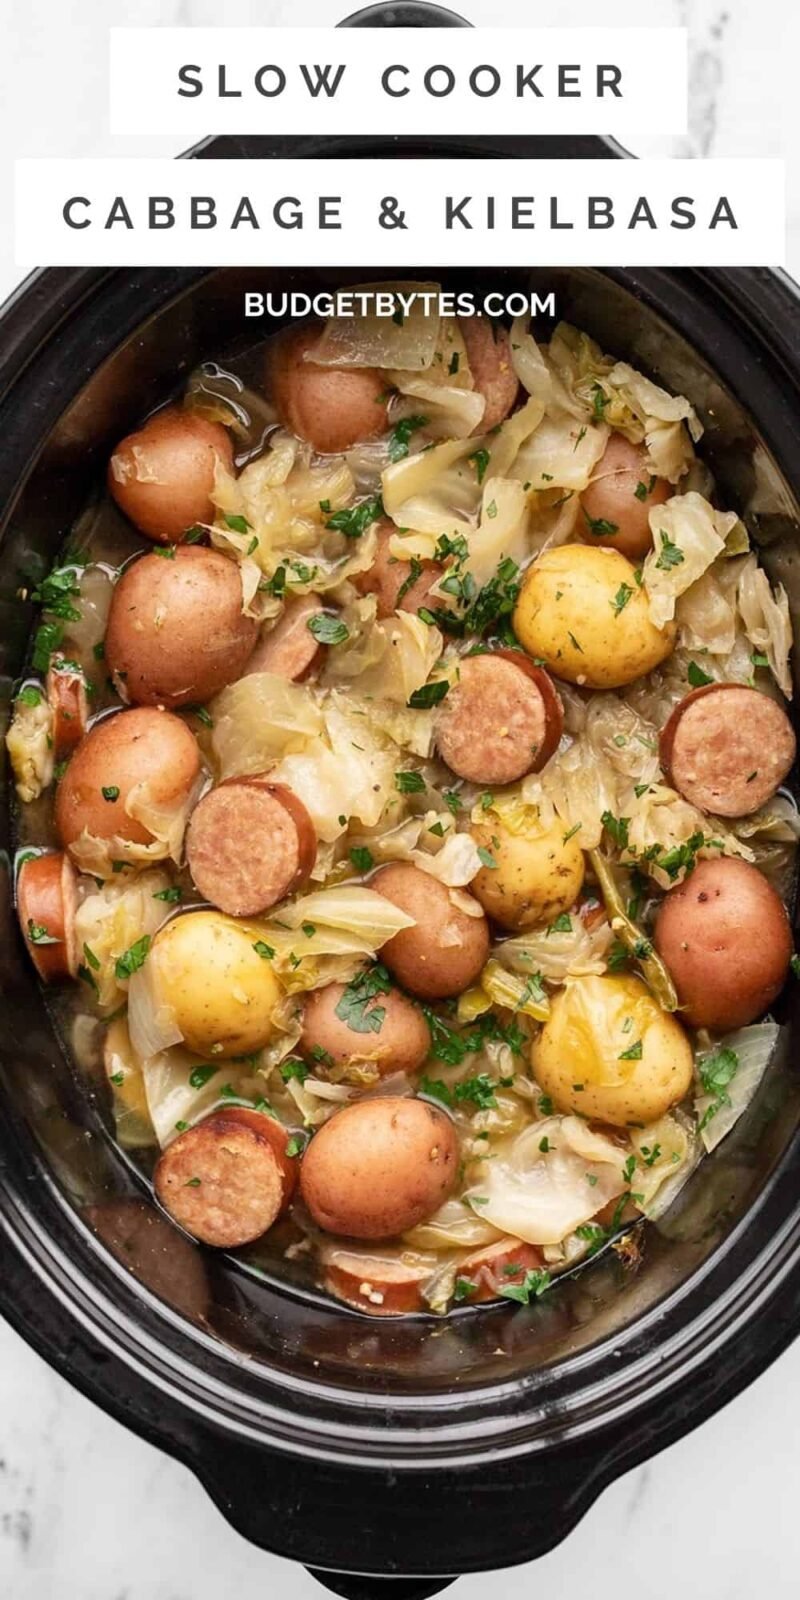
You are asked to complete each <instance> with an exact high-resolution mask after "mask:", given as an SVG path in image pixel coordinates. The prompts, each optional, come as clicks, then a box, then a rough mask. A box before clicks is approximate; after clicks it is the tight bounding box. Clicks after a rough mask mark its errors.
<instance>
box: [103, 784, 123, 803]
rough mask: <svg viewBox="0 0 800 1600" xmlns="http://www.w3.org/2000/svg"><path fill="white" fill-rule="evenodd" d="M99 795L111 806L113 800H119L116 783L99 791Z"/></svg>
mask: <svg viewBox="0 0 800 1600" xmlns="http://www.w3.org/2000/svg"><path fill="white" fill-rule="evenodd" d="M100 793H101V795H102V796H103V799H104V800H109V801H111V802H112V804H113V802H114V801H115V800H118V799H119V785H118V784H116V783H109V784H107V785H106V786H105V787H104V788H102V789H101V790H100Z"/></svg>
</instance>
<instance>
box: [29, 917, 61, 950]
mask: <svg viewBox="0 0 800 1600" xmlns="http://www.w3.org/2000/svg"><path fill="white" fill-rule="evenodd" d="M28 938H29V939H30V941H31V944H61V940H60V939H56V938H54V936H53V934H52V933H48V931H47V929H46V927H45V926H44V923H43V922H34V920H33V917H29V918H28Z"/></svg>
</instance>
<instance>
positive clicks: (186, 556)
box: [105, 545, 258, 707]
mask: <svg viewBox="0 0 800 1600" xmlns="http://www.w3.org/2000/svg"><path fill="white" fill-rule="evenodd" d="M257 635H258V623H257V622H256V620H255V619H254V618H253V617H246V616H245V615H244V612H243V611H242V580H241V576H240V573H239V568H238V566H237V565H236V563H235V562H234V561H230V560H228V558H227V556H223V555H220V553H219V551H218V550H206V549H204V548H202V547H201V546H200V545H184V546H183V547H179V548H178V549H176V550H175V551H174V554H173V557H172V559H171V560H165V559H164V557H163V556H159V555H155V554H153V555H147V556H142V557H141V558H140V559H139V560H138V561H134V562H133V563H132V565H131V566H129V567H127V568H126V570H125V571H124V572H123V574H122V577H121V578H120V579H119V582H118V583H117V585H116V588H115V589H114V593H113V596H112V600H111V609H110V611H109V614H108V624H107V628H106V640H105V656H106V662H107V663H108V669H109V672H110V673H111V676H112V678H113V679H114V683H115V684H116V687H117V689H118V690H119V692H120V694H121V696H122V698H123V699H124V700H131V701H133V703H134V704H135V705H144V706H154V705H164V706H169V707H175V706H184V705H190V704H199V705H202V704H204V702H205V701H206V700H210V699H211V698H212V696H213V695H215V694H218V693H219V691H220V689H224V688H225V686H226V684H229V683H233V681H234V679H235V678H238V677H239V676H240V675H241V673H242V671H243V670H244V667H245V665H246V663H247V661H248V659H249V657H250V656H251V654H252V651H253V647H254V645H255V642H256V637H257Z"/></svg>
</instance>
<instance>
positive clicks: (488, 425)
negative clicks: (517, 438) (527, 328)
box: [458, 317, 519, 433]
mask: <svg viewBox="0 0 800 1600" xmlns="http://www.w3.org/2000/svg"><path fill="white" fill-rule="evenodd" d="M458 326H459V328H460V329H461V337H462V339H463V340H464V344H465V345H466V348H467V360H468V361H469V365H470V371H471V373H472V377H473V381H474V383H475V388H476V389H477V390H478V393H479V394H482V395H483V397H484V399H485V401H486V409H485V411H484V413H483V416H482V418H481V420H480V422H479V423H478V426H477V428H476V429H475V432H476V433H489V432H490V431H491V429H492V428H496V427H497V425H498V423H500V422H502V421H503V420H504V419H505V418H506V417H507V416H508V413H509V411H511V410H512V408H513V406H514V404H515V401H516V398H517V395H518V393H519V379H518V377H517V374H516V372H515V371H514V364H513V361H512V359H511V340H510V338H509V334H508V329H507V328H504V327H502V326H501V324H500V323H497V322H491V321H490V320H489V318H488V317H459V319H458Z"/></svg>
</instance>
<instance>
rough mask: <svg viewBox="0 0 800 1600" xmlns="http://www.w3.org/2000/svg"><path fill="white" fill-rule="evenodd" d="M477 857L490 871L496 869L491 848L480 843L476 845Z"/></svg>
mask: <svg viewBox="0 0 800 1600" xmlns="http://www.w3.org/2000/svg"><path fill="white" fill-rule="evenodd" d="M478 857H479V859H480V862H481V864H482V866H484V867H487V868H488V869H489V870H490V871H496V870H497V862H496V861H495V859H494V856H493V855H492V852H491V850H487V849H486V848H485V846H484V845H482V844H481V845H479V846H478Z"/></svg>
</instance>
